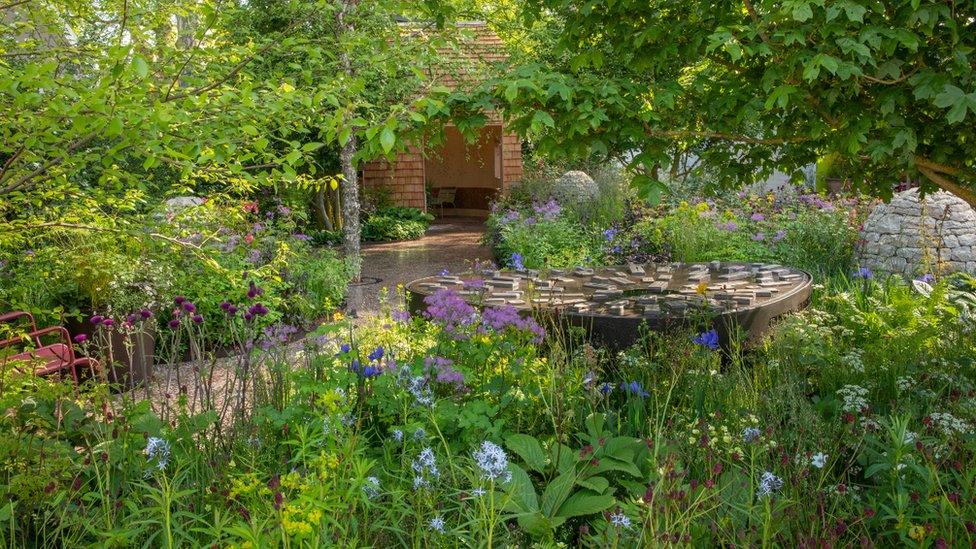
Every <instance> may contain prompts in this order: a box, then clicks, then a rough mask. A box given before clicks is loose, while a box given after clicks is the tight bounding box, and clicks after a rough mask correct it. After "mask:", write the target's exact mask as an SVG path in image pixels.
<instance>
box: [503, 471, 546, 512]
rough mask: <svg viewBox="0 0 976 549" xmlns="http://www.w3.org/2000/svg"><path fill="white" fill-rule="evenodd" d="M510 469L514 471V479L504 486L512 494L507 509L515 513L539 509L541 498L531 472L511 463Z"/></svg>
mask: <svg viewBox="0 0 976 549" xmlns="http://www.w3.org/2000/svg"><path fill="white" fill-rule="evenodd" d="M509 471H511V473H512V480H510V481H508V482H507V483H506V484H505V485H504V486H503V489H504V490H505V491H506V492H508V494H509V496H510V497H509V499H508V502H507V503H506V505H505V509H506V510H508V511H510V512H513V513H528V512H533V511H538V510H539V499H538V497H537V496H536V493H535V487H534V486H533V485H532V479H531V478H529V474H528V473H526V472H525V469H522V468H521V467H519V466H518V465H509Z"/></svg>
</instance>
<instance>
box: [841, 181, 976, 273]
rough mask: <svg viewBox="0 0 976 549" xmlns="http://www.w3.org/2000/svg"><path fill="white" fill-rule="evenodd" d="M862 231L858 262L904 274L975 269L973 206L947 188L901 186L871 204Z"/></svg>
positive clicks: (871, 267) (975, 234)
mask: <svg viewBox="0 0 976 549" xmlns="http://www.w3.org/2000/svg"><path fill="white" fill-rule="evenodd" d="M861 236H862V239H863V242H862V244H861V248H860V250H859V260H860V266H861V267H867V268H869V269H872V270H874V271H880V272H888V273H897V274H903V275H906V276H916V275H919V274H923V273H926V272H933V271H935V270H936V269H940V270H944V271H967V272H970V273H976V211H974V210H973V208H972V207H970V206H969V204H967V203H966V202H965V201H963V200H962V199H961V198H959V197H957V196H956V195H954V194H951V193H947V192H944V191H940V192H937V193H934V194H929V195H926V196H925V197H924V198H920V197H919V193H918V190H917V189H909V190H907V191H902V192H900V193H898V194H896V195H895V196H894V197H893V198H892V199H891V202H889V203H887V204H879V205H878V206H876V207H875V208H874V210H873V211H872V212H871V213H870V214H869V215H868V218H867V220H865V222H864V230H863V231H862V235H861Z"/></svg>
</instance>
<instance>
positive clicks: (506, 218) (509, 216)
mask: <svg viewBox="0 0 976 549" xmlns="http://www.w3.org/2000/svg"><path fill="white" fill-rule="evenodd" d="M519 217H521V215H520V214H519V213H518V211H516V210H508V211H507V212H505V215H503V216H502V218H501V222H502V225H508V224H510V223H514V222H516V221H518V220H519Z"/></svg>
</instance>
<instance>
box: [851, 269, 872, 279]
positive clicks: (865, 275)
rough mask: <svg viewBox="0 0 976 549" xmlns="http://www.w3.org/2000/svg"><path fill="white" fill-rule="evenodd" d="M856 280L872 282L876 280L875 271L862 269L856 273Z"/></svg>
mask: <svg viewBox="0 0 976 549" xmlns="http://www.w3.org/2000/svg"><path fill="white" fill-rule="evenodd" d="M854 278H860V279H862V280H871V279H872V278H874V271H872V270H871V269H868V268H867V267H861V268H860V269H858V270H856V271H854Z"/></svg>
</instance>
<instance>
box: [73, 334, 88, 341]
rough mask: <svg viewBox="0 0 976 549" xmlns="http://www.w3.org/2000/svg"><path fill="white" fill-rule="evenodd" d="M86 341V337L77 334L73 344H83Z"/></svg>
mask: <svg viewBox="0 0 976 549" xmlns="http://www.w3.org/2000/svg"><path fill="white" fill-rule="evenodd" d="M86 341H88V336H87V335H85V334H78V335H76V336H75V343H84V342H86Z"/></svg>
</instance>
